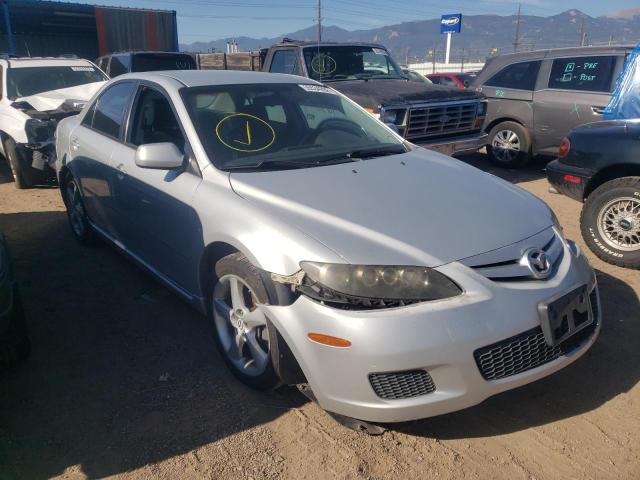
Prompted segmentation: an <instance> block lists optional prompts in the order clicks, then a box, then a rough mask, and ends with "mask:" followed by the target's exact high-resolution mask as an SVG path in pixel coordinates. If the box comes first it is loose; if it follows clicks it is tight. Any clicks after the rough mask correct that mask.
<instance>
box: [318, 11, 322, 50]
mask: <svg viewBox="0 0 640 480" xmlns="http://www.w3.org/2000/svg"><path fill="white" fill-rule="evenodd" d="M320 42H322V0H318V43H320Z"/></svg>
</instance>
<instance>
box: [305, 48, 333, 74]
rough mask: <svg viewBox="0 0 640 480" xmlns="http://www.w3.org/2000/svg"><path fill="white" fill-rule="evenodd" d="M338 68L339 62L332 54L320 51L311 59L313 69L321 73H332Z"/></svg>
mask: <svg viewBox="0 0 640 480" xmlns="http://www.w3.org/2000/svg"><path fill="white" fill-rule="evenodd" d="M336 68H338V64H337V63H336V61H335V60H334V59H333V57H331V56H330V55H327V54H326V53H319V54H317V55H315V56H314V57H313V58H312V59H311V70H313V71H314V72H316V73H317V74H319V75H331V74H332V73H333V72H335V71H336Z"/></svg>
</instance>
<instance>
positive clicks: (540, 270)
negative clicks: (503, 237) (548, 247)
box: [520, 248, 551, 279]
mask: <svg viewBox="0 0 640 480" xmlns="http://www.w3.org/2000/svg"><path fill="white" fill-rule="evenodd" d="M520 265H523V266H525V267H527V268H528V269H529V271H530V272H531V276H532V277H534V278H537V279H543V278H547V277H548V276H549V274H550V273H551V263H550V262H549V258H548V257H547V254H546V253H545V252H544V250H541V249H539V248H530V249H529V250H527V251H526V252H524V254H523V255H522V259H521V260H520Z"/></svg>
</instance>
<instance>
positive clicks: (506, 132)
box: [487, 122, 531, 168]
mask: <svg viewBox="0 0 640 480" xmlns="http://www.w3.org/2000/svg"><path fill="white" fill-rule="evenodd" d="M487 150H488V153H489V155H490V157H491V161H492V162H493V163H494V164H495V165H497V166H499V167H503V168H520V167H523V166H524V165H526V164H527V163H528V162H529V160H530V159H531V141H530V140H529V133H528V132H527V130H526V129H525V128H524V127H523V126H522V125H520V124H519V123H516V122H502V123H499V124H498V125H496V126H495V127H493V128H492V129H491V132H489V145H488V146H487Z"/></svg>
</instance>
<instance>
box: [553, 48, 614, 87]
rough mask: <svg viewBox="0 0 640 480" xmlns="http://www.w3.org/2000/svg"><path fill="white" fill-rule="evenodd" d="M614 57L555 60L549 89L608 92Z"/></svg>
mask: <svg viewBox="0 0 640 480" xmlns="http://www.w3.org/2000/svg"><path fill="white" fill-rule="evenodd" d="M614 66H615V57H612V56H601V57H572V58H556V59H555V60H554V61H553V65H552V67H551V75H550V76H549V88H557V89H561V90H581V91H589V92H610V91H611V77H612V76H613V67H614Z"/></svg>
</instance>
